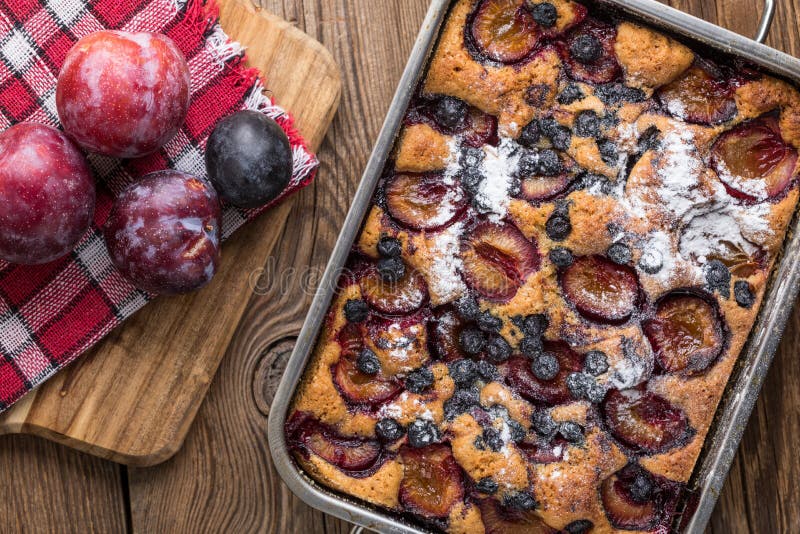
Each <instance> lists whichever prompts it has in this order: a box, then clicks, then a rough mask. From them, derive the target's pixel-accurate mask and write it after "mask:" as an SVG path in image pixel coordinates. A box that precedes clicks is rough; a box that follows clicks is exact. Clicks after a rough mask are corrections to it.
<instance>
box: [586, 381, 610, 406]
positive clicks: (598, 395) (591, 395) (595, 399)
mask: <svg viewBox="0 0 800 534" xmlns="http://www.w3.org/2000/svg"><path fill="white" fill-rule="evenodd" d="M605 398H606V388H605V387H603V386H602V385H600V384H598V383H597V382H596V381H594V380H593V381H592V382H591V383H590V384H589V387H588V388H587V389H586V400H588V401H589V402H591V403H592V404H600V403H601V402H603V399H605Z"/></svg>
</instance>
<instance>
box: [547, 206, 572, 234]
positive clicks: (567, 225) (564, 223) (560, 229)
mask: <svg viewBox="0 0 800 534" xmlns="http://www.w3.org/2000/svg"><path fill="white" fill-rule="evenodd" d="M544 228H545V232H547V237H549V238H550V239H552V240H553V241H564V240H565V239H566V238H567V237H569V234H571V233H572V223H571V222H570V220H569V215H567V214H566V213H564V212H563V211H561V210H556V211H554V212H553V214H552V215H550V218H548V219H547V223H545V227H544Z"/></svg>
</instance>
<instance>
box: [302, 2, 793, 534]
mask: <svg viewBox="0 0 800 534" xmlns="http://www.w3.org/2000/svg"><path fill="white" fill-rule="evenodd" d="M703 52H704V53H701V52H700V51H697V50H693V49H692V48H691V47H690V46H687V45H686V44H684V43H682V42H680V41H679V40H677V39H675V38H674V37H671V36H668V35H665V34H663V33H660V32H658V31H655V30H653V29H651V28H648V27H646V26H642V25H640V24H638V23H633V22H631V21H628V20H625V19H624V18H621V17H620V16H619V14H615V13H611V12H606V11H597V10H595V8H589V7H587V6H586V5H584V4H582V3H577V2H572V1H569V0H525V1H523V0H456V1H454V2H453V5H452V7H451V10H450V12H449V13H448V15H447V19H446V22H445V24H444V27H443V30H442V34H441V36H440V39H439V41H438V44H437V45H436V47H435V50H434V53H433V55H432V57H431V60H430V64H429V66H428V70H427V72H426V74H425V76H424V79H423V81H422V82H421V84H420V86H419V88H418V91H417V92H416V93H415V97H414V98H413V101H412V103H411V105H410V107H409V109H408V110H407V113H406V115H405V118H404V122H403V127H402V130H401V132H400V135H399V136H398V139H397V141H396V146H395V149H394V152H393V156H392V158H391V159H390V162H389V163H388V165H387V167H386V169H385V171H384V173H383V175H382V177H381V179H380V181H379V184H378V187H377V190H376V193H375V195H374V199H373V204H372V206H371V210H370V212H369V214H368V216H367V217H366V219H365V221H364V223H363V227H362V229H361V233H360V236H359V238H358V239H357V242H356V243H355V245H354V246H353V249H352V253H351V255H350V257H349V260H348V263H347V268H346V270H345V272H344V273H343V274H342V277H341V279H340V283H339V286H338V288H337V293H336V297H335V298H334V302H333V304H332V306H331V309H330V311H329V313H328V315H327V319H326V321H325V324H324V326H323V328H322V332H321V334H320V338H319V340H318V343H317V346H316V349H315V352H314V354H313V357H312V359H311V361H310V363H309V365H308V367H307V369H306V371H305V375H304V378H303V380H302V382H301V384H300V386H299V388H298V390H297V393H296V396H295V398H294V400H293V404H292V408H291V412H290V417H289V420H288V422H287V425H286V434H287V439H288V443H289V446H290V447H291V450H292V451H293V455H294V457H295V459H296V461H297V463H298V464H299V465H300V466H301V468H302V469H304V470H305V471H306V472H307V473H308V474H309V475H310V476H311V477H313V478H314V479H315V480H317V481H319V483H321V484H323V485H325V486H327V487H329V488H332V489H334V490H337V491H339V492H342V493H344V494H347V495H349V496H352V497H356V498H358V499H361V500H362V501H366V502H367V503H370V504H371V505H374V506H376V507H378V508H381V509H384V510H387V511H391V512H395V513H397V514H398V517H399V516H400V515H402V517H405V518H407V519H410V520H412V521H416V522H417V524H419V525H421V526H422V527H423V528H426V529H430V530H433V531H444V532H477V533H480V532H527V533H556V532H565V533H569V534H577V533H588V532H593V533H595V532H596V533H602V532H616V531H640V532H667V531H669V530H670V529H671V528H673V526H674V523H675V522H676V520H677V516H678V515H679V513H678V512H679V507H680V506H679V505H680V503H681V502H682V501H681V496H682V495H683V493H684V492H685V491H686V487H687V482H688V481H689V479H690V476H691V474H692V472H693V469H694V466H695V463H696V461H697V459H698V456H699V454H700V451H701V448H702V447H703V442H704V440H705V438H706V434H707V433H708V429H709V426H710V424H711V422H712V419H713V417H714V413H715V411H716V407H717V405H718V403H719V401H720V398H721V396H722V394H723V391H724V389H725V386H726V383H727V382H728V379H729V376H730V374H731V372H732V370H733V367H734V364H735V362H736V359H737V356H738V355H739V353H740V352H741V350H742V347H743V345H744V343H745V341H746V339H747V338H748V335H749V332H750V330H751V328H752V326H753V323H754V321H755V318H756V315H757V313H758V310H759V307H760V305H761V300H762V297H763V295H764V292H765V287H766V285H767V281H768V278H769V273H770V270H771V269H772V267H773V264H774V263H775V259H776V257H777V255H778V254H779V252H780V249H781V246H782V243H783V240H784V236H785V233H786V230H787V226H788V224H789V222H790V219H791V217H792V214H793V212H794V209H795V204H796V203H797V200H798V188H797V174H798V161H797V159H798V158H797V155H798V149H800V93H798V91H797V90H796V89H795V88H794V87H792V86H791V85H790V84H788V83H787V82H785V81H781V80H778V79H775V78H773V77H770V76H768V75H765V74H764V73H762V72H760V71H759V70H758V69H756V68H754V67H752V66H750V65H747V64H745V63H743V62H741V61H738V60H735V59H731V58H727V57H725V56H721V55H711V56H709V55H708V51H707V50H705V51H703Z"/></svg>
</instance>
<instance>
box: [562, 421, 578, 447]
mask: <svg viewBox="0 0 800 534" xmlns="http://www.w3.org/2000/svg"><path fill="white" fill-rule="evenodd" d="M558 433H559V434H561V436H562V437H563V438H564V439H565V440H567V441H569V442H570V443H572V444H575V445H579V444H581V443H583V428H582V427H581V425H579V424H578V423H573V422H572V421H566V422H564V423H561V425H560V426H559V427H558Z"/></svg>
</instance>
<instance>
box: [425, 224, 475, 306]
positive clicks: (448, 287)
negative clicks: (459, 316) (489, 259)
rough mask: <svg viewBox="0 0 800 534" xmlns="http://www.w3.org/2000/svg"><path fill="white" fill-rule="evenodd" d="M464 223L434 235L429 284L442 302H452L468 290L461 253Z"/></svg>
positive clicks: (453, 225) (451, 226)
mask: <svg viewBox="0 0 800 534" xmlns="http://www.w3.org/2000/svg"><path fill="white" fill-rule="evenodd" d="M463 231H464V224H463V223H461V222H458V223H455V224H452V225H450V226H449V227H447V228H446V229H444V230H443V231H441V232H439V233H437V234H436V235H435V236H434V237H433V246H432V247H431V251H430V252H431V269H430V273H429V278H428V284H429V285H430V286H431V291H432V292H433V293H434V294H435V295H437V296H438V298H439V300H440V301H441V302H450V301H452V300H455V299H456V298H458V297H459V296H461V295H462V294H463V293H464V292H465V291H466V285H465V284H464V280H463V279H462V278H461V268H462V265H463V262H462V260H461V255H460V254H459V249H460V244H461V234H462V233H463Z"/></svg>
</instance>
